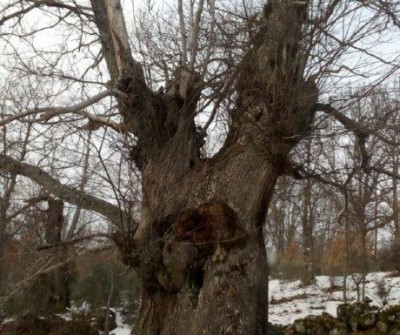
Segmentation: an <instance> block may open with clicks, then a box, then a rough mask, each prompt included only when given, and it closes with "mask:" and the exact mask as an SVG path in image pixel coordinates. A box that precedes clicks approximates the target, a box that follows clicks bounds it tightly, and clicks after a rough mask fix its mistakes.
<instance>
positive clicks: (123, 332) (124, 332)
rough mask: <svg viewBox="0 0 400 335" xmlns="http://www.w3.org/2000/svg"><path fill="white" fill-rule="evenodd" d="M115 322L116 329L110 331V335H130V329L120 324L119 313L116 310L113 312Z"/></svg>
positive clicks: (120, 317)
mask: <svg viewBox="0 0 400 335" xmlns="http://www.w3.org/2000/svg"><path fill="white" fill-rule="evenodd" d="M115 322H116V323H117V326H118V327H117V328H115V329H113V330H112V331H110V334H114V335H130V334H131V329H132V328H131V327H130V326H129V325H127V324H124V323H123V322H122V316H121V313H120V312H119V311H118V310H115Z"/></svg>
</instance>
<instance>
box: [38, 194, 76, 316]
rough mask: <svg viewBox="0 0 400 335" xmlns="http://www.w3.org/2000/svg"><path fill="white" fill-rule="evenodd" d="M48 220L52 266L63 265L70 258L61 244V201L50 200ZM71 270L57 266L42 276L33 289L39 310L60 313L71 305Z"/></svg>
mask: <svg viewBox="0 0 400 335" xmlns="http://www.w3.org/2000/svg"><path fill="white" fill-rule="evenodd" d="M48 205H49V208H48V210H47V219H46V222H45V225H44V238H45V241H46V243H47V244H48V245H49V246H53V247H52V248H50V249H49V251H47V253H48V254H49V256H51V257H52V264H53V265H54V264H59V263H63V262H64V261H65V259H66V258H67V257H68V255H67V254H66V251H67V250H66V249H65V247H63V246H60V244H61V241H62V239H61V232H62V229H63V226H64V216H63V209H64V203H63V202H62V201H61V200H55V199H49V200H48ZM69 284H70V268H69V265H68V264H64V265H62V266H57V267H56V268H55V269H54V270H52V271H49V272H46V273H43V274H41V275H40V276H39V277H38V279H37V281H36V283H34V284H33V286H32V289H33V290H37V292H36V294H35V292H33V294H34V296H36V299H37V300H36V299H35V300H36V301H37V305H36V306H35V308H36V309H37V310H40V309H43V310H42V311H43V312H60V311H64V310H65V308H67V307H69V305H70V285H69Z"/></svg>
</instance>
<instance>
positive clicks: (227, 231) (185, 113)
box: [0, 0, 399, 335]
mask: <svg viewBox="0 0 400 335" xmlns="http://www.w3.org/2000/svg"><path fill="white" fill-rule="evenodd" d="M3 2H4V4H3ZM132 3H133V2H132ZM125 5H127V4H124V3H123V2H120V1H119V0H91V1H90V3H89V2H85V1H73V0H71V1H58V0H25V1H20V0H18V1H17V0H13V1H11V0H9V1H2V4H1V7H2V8H1V11H2V15H1V18H0V28H1V34H0V37H1V39H2V43H4V50H7V51H6V52H5V54H7V57H8V60H7V61H3V63H2V64H3V71H5V72H4V73H12V72H13V71H14V72H15V73H18V75H19V76H20V78H21V80H20V82H19V84H20V85H25V86H27V85H32V84H31V83H32V82H33V81H34V80H37V81H38V83H39V84H36V86H35V85H33V86H32V87H38V86H40V81H41V80H45V79H46V80H47V79H48V78H52V79H51V80H53V81H52V82H51V85H49V86H47V88H48V89H50V90H51V89H53V91H52V92H53V93H52V94H53V95H51V94H50V93H49V94H48V95H46V94H44V95H43V94H42V95H40V94H37V96H36V95H35V94H32V103H27V104H26V108H25V109H23V108H19V110H18V111H17V112H14V113H12V112H11V109H10V110H8V109H7V108H8V107H9V106H10V105H9V104H10V101H11V100H12V99H9V98H8V99H6V98H5V97H4V96H3V98H4V99H5V101H7V103H4V104H3V105H4V106H3V109H4V110H5V112H3V114H2V119H1V120H0V125H1V126H2V127H3V128H4V129H6V128H7V127H8V126H9V125H11V124H15V123H18V122H34V123H35V124H37V125H39V126H40V127H48V129H51V128H52V127H58V126H59V125H60V124H62V123H63V122H66V120H68V123H69V124H74V122H75V123H76V129H79V131H85V130H86V131H91V132H96V131H101V130H102V129H107V134H108V133H109V132H115V133H117V134H119V136H120V139H119V140H118V141H119V142H118V143H121V141H122V142H123V143H124V144H123V145H122V146H115V147H114V149H115V148H119V149H121V150H122V151H123V150H125V151H126V152H124V154H126V153H127V152H128V154H126V155H125V157H126V161H127V162H128V163H129V164H130V166H131V173H132V174H133V173H137V174H138V175H140V180H141V184H140V192H141V206H140V217H139V219H138V217H137V216H134V213H133V212H129V211H126V210H125V208H126V206H121V205H120V203H118V205H117V204H116V203H115V202H113V201H108V200H107V199H106V197H105V196H104V195H103V196H102V197H99V196H97V195H96V192H85V191H83V190H82V189H75V188H74V187H73V186H72V185H69V184H68V181H67V180H65V179H64V181H63V182H60V181H59V180H58V179H57V178H56V177H55V176H56V174H55V172H54V171H55V170H54V169H51V168H50V169H49V168H46V165H43V160H40V162H39V163H40V164H39V163H38V166H35V165H34V164H33V163H34V162H35V163H37V160H36V161H35V157H34V156H33V157H31V159H32V160H31V164H29V160H26V161H25V162H22V161H21V160H20V159H18V158H16V157H17V156H16V155H13V153H12V152H6V151H3V153H2V154H1V155H0V169H1V170H2V171H3V173H9V174H13V175H20V176H23V177H27V178H29V179H30V180H33V181H34V182H36V183H37V184H39V185H40V186H41V187H43V188H44V189H45V190H46V191H47V192H49V193H50V194H52V195H53V196H54V197H57V198H59V199H61V200H63V201H65V202H67V203H70V204H72V205H77V206H80V207H82V208H84V209H86V210H89V211H94V212H97V213H98V214H100V215H102V216H103V217H105V218H106V219H108V221H109V222H111V223H112V224H113V225H114V227H116V229H115V233H114V235H113V239H114V240H115V242H116V245H117V246H118V247H119V249H120V251H121V255H122V259H123V261H124V262H125V263H126V264H128V265H130V266H131V267H133V268H135V269H136V270H137V272H138V273H139V274H140V276H141V278H142V281H143V296H142V306H141V308H140V314H139V318H138V321H137V324H136V325H135V326H134V330H133V333H135V334H143V335H144V334H249V335H250V334H265V333H266V310H267V255H266V251H265V245H264V239H263V234H262V227H263V224H264V222H265V219H266V217H267V212H268V205H269V202H270V200H271V197H272V195H273V192H274V188H275V184H276V182H277V179H278V178H279V176H281V175H282V174H289V175H292V176H294V177H297V178H301V177H302V174H301V166H300V164H301V162H297V163H294V162H293V160H292V159H291V158H290V153H291V151H292V149H293V148H294V147H295V146H296V145H297V144H298V143H299V142H300V141H301V140H303V139H304V138H306V137H307V136H308V135H309V134H310V133H312V131H314V129H315V127H316V120H318V119H320V118H325V117H330V118H334V119H336V120H337V122H338V124H340V125H341V127H342V129H345V130H346V131H348V132H350V133H352V134H353V135H352V136H354V138H356V140H357V143H358V147H359V148H358V149H359V151H360V154H361V155H362V156H363V158H364V159H363V160H362V162H363V163H362V165H361V166H360V168H362V169H366V170H367V169H368V158H369V156H370V153H368V152H367V149H368V148H367V143H368V137H369V136H376V137H378V138H379V140H381V141H385V140H386V139H385V138H384V136H383V135H381V134H380V133H379V129H376V128H373V127H369V125H368V124H361V123H359V122H357V121H356V120H352V119H351V118H349V117H348V116H346V113H345V110H342V109H341V107H345V106H346V104H351V103H354V102H355V101H356V100H357V98H358V97H360V96H361V95H363V94H364V95H365V94H368V91H369V90H370V89H371V88H372V87H373V85H377V84H379V83H381V82H382V81H383V80H384V79H385V78H389V77H390V75H392V74H394V73H395V72H396V70H397V68H398V66H399V64H398V63H396V59H397V58H396V57H397V55H395V56H393V55H391V54H390V53H388V56H386V55H383V53H382V52H380V53H378V52H377V49H376V47H377V45H378V43H377V42H376V39H378V38H381V39H384V38H386V37H387V41H386V42H389V39H390V38H392V37H394V36H395V33H396V29H397V28H398V26H399V21H398V19H397V17H398V16H397V14H398V13H397V11H398V10H399V4H398V2H397V1H383V0H376V1H375V0H372V1H363V0H359V1H350V0H349V1H348V0H341V1H337V0H329V1H328V0H326V1H324V0H321V1H311V0H269V1H268V2H267V3H265V2H264V3H262V2H261V3H258V4H255V3H254V4H253V3H252V2H247V1H238V2H237V3H236V2H234V1H233V2H229V4H228V2H224V1H221V2H219V1H216V0H209V1H204V0H199V1H190V2H185V3H184V2H183V1H182V0H180V1H179V0H178V2H177V4H176V14H175V16H176V19H175V17H174V16H173V15H169V16H168V13H166V14H165V13H163V12H162V11H160V12H158V13H157V15H153V16H151V15H150V16H146V15H147V14H148V13H147V14H146V11H143V12H142V14H143V15H144V18H142V20H141V21H140V22H137V20H138V19H137V18H136V19H135V20H134V21H135V23H134V25H135V27H136V28H137V29H136V30H137V31H139V33H137V34H136V35H135V37H132V35H131V34H130V33H129V31H130V30H131V28H132V24H131V23H127V21H125V19H124V12H123V10H125V7H123V6H125ZM173 6H175V4H173V5H171V6H170V7H168V8H169V9H170V8H173ZM147 8H148V10H149V11H150V10H152V9H153V10H154V5H152V4H151V2H150V3H148V7H147ZM38 14H40V15H43V17H44V18H45V19H44V20H42V21H41V22H40V23H38V22H37V21H34V19H33V18H32V17H37V16H38ZM164 14H165V15H164ZM40 15H39V16H40ZM158 17H159V18H160V21H159V22H155V21H154V22H153V25H152V23H151V22H152V20H156V19H157V18H158ZM139 20H140V19H139ZM33 22H34V23H33ZM59 27H64V28H62V29H66V30H68V34H66V35H64V37H66V40H65V41H62V43H64V44H63V47H61V46H60V49H59V50H58V52H55V51H52V52H49V53H46V52H44V51H41V50H39V49H38V48H35V46H34V45H33V44H34V42H33V39H32V36H34V35H35V34H40V33H42V32H43V31H46V32H47V31H49V30H51V29H58V28H59ZM388 36H391V37H390V38H389V37H388ZM67 38H69V40H68V39H67ZM71 40H72V42H71ZM49 43H50V42H49ZM74 43H75V44H74ZM99 46H100V47H99ZM27 49H29V50H30V52H31V53H28V54H29V56H30V57H31V58H30V59H29V60H28V59H24V55H25V54H26V50H27ZM42 50H44V49H42ZM90 50H92V52H90ZM97 51H98V52H97ZM380 51H381V50H380ZM80 53H84V57H83V58H85V57H86V58H88V59H89V58H91V59H92V62H91V63H90V64H89V65H88V64H87V63H84V65H86V68H85V66H84V65H81V66H80V67H78V68H77V67H74V60H71V58H68V57H72V56H73V57H77V58H79V55H80ZM32 55H33V56H32ZM349 55H356V56H355V57H356V58H357V60H354V58H350V56H349ZM389 55H390V57H389ZM11 57H13V60H12V61H10V59H11ZM66 59H69V61H66ZM74 59H75V58H74ZM39 60H40V61H39ZM69 66H71V67H74V71H73V72H68V71H69ZM105 67H106V68H107V70H108V74H109V75H108V76H106V77H107V78H105V80H104V81H103V79H102V78H103V74H102V73H103V72H104V69H105ZM376 69H379V70H377V71H375V70H376ZM96 70H97V71H98V73H97V76H95V75H93V71H96ZM6 71H9V72H6ZM363 71H364V72H363ZM365 71H369V72H365ZM89 74H90V75H89ZM332 75H333V76H332ZM346 77H347V78H349V79H348V80H355V79H354V78H364V80H365V85H364V86H363V87H362V89H359V90H358V89H356V92H354V90H353V91H352V92H351V94H349V97H348V99H347V100H346V99H345V100H344V101H341V100H340V99H339V98H338V95H340V93H339V92H338V87H339V86H338V85H339V84H338V83H339V82H340V80H342V79H343V78H346ZM93 78H95V79H93ZM154 78H158V79H157V80H163V81H165V84H163V85H164V86H165V88H163V87H160V84H157V83H159V82H160V81H157V80H156V79H154ZM57 80H58V81H59V82H61V83H66V84H65V85H60V86H57V85H58V84H57ZM6 82H7V81H4V83H2V85H3V84H4V85H5V83H6ZM354 82H356V81H354ZM357 83H358V86H357V87H359V86H361V85H360V84H359V82H357ZM46 85H48V83H47V84H46ZM74 85H81V86H80V87H81V88H82V90H86V92H96V91H95V89H97V93H98V94H97V95H96V94H93V95H92V97H91V98H87V99H82V102H80V103H77V104H76V103H71V104H69V105H68V104H65V98H64V100H57V99H56V97H57V95H60V96H62V94H67V93H68V92H69V90H72V89H74V88H76V86H74ZM50 86H51V88H49V87H50ZM54 87H58V88H57V89H55V88H54ZM99 87H100V88H103V89H102V90H101V89H99ZM94 88H95V89H94ZM32 90H34V89H33V88H32ZM32 90H31V91H32ZM57 90H58V91H57ZM66 92H67V93H66ZM31 93H32V92H31ZM56 93H57V94H56ZM4 94H5V96H6V93H4ZM333 95H335V96H333ZM343 95H344V91H343ZM66 96H68V95H66ZM82 96H87V95H85V94H83V95H82ZM110 97H111V98H110ZM104 99H105V100H107V99H108V100H107V101H110V102H111V105H112V108H106V109H105V110H104V109H101V108H100V109H96V106H97V105H99V103H101V102H102V101H104ZM52 101H54V104H53V105H52V104H50V105H48V104H49V103H51V102H52ZM60 101H62V102H64V104H62V103H60ZM13 103H15V99H14V100H13ZM55 106H57V107H55ZM103 107H104V105H103ZM99 110H100V112H99ZM115 111H117V113H115ZM392 112H393V111H392ZM200 114H201V115H203V116H202V120H204V117H205V115H206V116H208V117H209V118H208V120H207V121H206V122H203V123H201V122H200V123H199V122H198V120H199V119H196V118H197V117H198V116H199V115H200ZM71 116H72V117H71ZM221 116H225V117H221ZM200 119H201V118H200ZM83 120H86V121H87V122H86V124H83ZM218 122H222V123H223V124H224V125H225V126H226V128H225V129H227V130H226V133H225V135H226V137H224V141H223V144H222V145H221V147H220V149H219V151H218V152H217V153H215V154H213V155H210V154H209V153H207V152H206V151H205V150H204V147H205V145H206V143H209V140H208V138H207V132H209V129H210V127H209V126H210V125H211V124H215V123H218ZM204 124H205V125H204ZM222 133H223V131H222ZM42 135H43V134H42ZM70 135H71V134H70ZM65 136H69V135H68V134H66V135H65ZM71 136H72V135H71ZM121 139H122V140H121ZM299 163H300V164H299ZM104 164H105V163H104V162H103V161H101V164H99V166H100V167H104ZM116 187H118V185H116ZM109 197H112V196H111V195H110V194H109ZM6 205H8V204H2V206H3V207H4V206H6Z"/></svg>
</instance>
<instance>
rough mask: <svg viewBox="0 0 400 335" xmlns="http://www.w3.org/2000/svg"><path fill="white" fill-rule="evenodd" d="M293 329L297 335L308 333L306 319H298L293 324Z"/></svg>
mask: <svg viewBox="0 0 400 335" xmlns="http://www.w3.org/2000/svg"><path fill="white" fill-rule="evenodd" d="M293 329H294V331H295V332H296V333H297V334H305V333H306V323H305V320H304V319H297V320H295V321H294V323H293Z"/></svg>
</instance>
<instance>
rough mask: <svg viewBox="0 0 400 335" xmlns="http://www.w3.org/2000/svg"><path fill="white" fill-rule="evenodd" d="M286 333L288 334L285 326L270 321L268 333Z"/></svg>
mask: <svg viewBox="0 0 400 335" xmlns="http://www.w3.org/2000/svg"><path fill="white" fill-rule="evenodd" d="M284 334H287V333H286V332H285V329H284V327H282V326H279V325H274V324H272V323H271V322H268V328H267V335H284ZM287 335H289V334H287Z"/></svg>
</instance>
